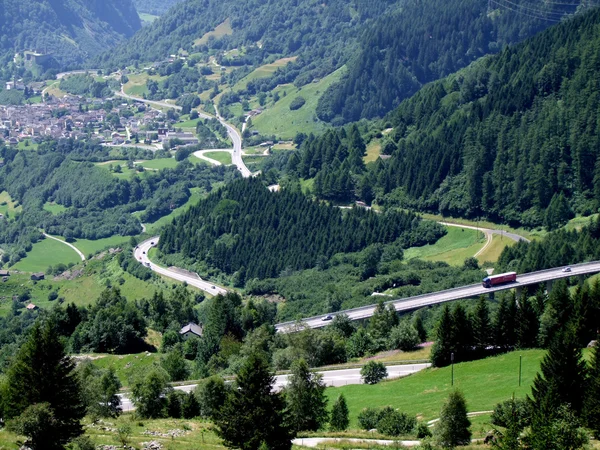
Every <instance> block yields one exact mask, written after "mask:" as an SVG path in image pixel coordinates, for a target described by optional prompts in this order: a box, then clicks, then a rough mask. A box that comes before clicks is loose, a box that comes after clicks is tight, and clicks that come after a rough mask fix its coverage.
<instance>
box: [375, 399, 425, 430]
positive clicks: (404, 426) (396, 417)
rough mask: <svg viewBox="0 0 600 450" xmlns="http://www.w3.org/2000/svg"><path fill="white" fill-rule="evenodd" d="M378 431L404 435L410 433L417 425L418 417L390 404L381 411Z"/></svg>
mask: <svg viewBox="0 0 600 450" xmlns="http://www.w3.org/2000/svg"><path fill="white" fill-rule="evenodd" d="M380 414H381V418H380V419H379V422H378V423H377V431H378V432H379V433H381V434H386V435H388V436H402V435H405V434H408V433H410V432H411V431H412V430H413V429H414V428H415V426H416V425H417V419H416V418H415V417H413V416H409V415H408V414H406V413H403V412H400V411H397V410H395V409H393V408H391V407H389V406H387V407H385V408H384V409H383V410H382V411H381V413H380Z"/></svg>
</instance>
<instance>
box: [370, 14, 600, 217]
mask: <svg viewBox="0 0 600 450" xmlns="http://www.w3.org/2000/svg"><path fill="white" fill-rule="evenodd" d="M599 31H600V10H598V9H596V10H594V11H591V12H589V13H588V14H585V15H582V16H579V17H576V18H575V19H573V20H571V21H569V22H567V23H564V24H560V25H557V26H555V27H553V28H552V29H549V30H547V31H545V32H543V33H541V34H539V35H538V36H535V37H534V38H532V39H530V40H529V41H527V42H525V43H523V44H521V45H517V46H514V47H511V48H508V49H506V50H505V51H503V52H502V53H501V54H500V55H498V56H497V57H491V58H488V59H484V60H483V61H481V62H479V63H477V64H475V65H473V66H472V67H470V68H469V69H468V70H466V71H464V72H462V73H459V74H458V75H456V76H453V77H450V78H448V79H446V80H444V81H441V82H438V83H434V84H432V85H430V86H428V87H427V88H426V89H424V90H423V91H421V92H420V93H419V94H417V95H416V96H414V97H413V98H411V99H410V100H408V101H406V102H404V103H403V104H402V105H401V106H400V108H398V110H397V111H395V112H394V113H393V114H392V115H391V116H390V119H391V121H392V124H393V126H394V127H395V128H396V130H395V133H396V136H398V137H399V139H398V145H397V149H396V150H395V151H394V153H393V158H392V159H391V160H390V161H388V164H379V165H377V166H376V167H375V168H374V171H373V177H374V179H377V183H376V185H377V187H378V188H380V189H382V190H383V192H389V191H391V190H392V189H393V188H399V190H400V191H402V192H405V193H406V194H408V196H409V197H410V198H411V199H415V202H414V204H415V205H416V206H419V207H422V208H427V209H434V210H438V211H440V212H442V213H445V214H455V215H463V216H471V217H476V216H478V215H486V216H488V217H493V218H501V219H504V220H508V221H510V222H514V223H523V224H525V225H529V226H536V225H541V224H545V225H547V226H548V227H549V228H555V227H557V226H559V225H560V224H561V223H563V222H564V221H565V220H566V219H568V218H569V216H570V214H571V213H570V211H569V206H570V207H571V208H573V210H575V211H577V212H580V213H589V212H590V211H592V210H595V209H596V208H597V207H598V205H599V204H600V203H599V201H600V164H599V163H598V155H599V153H598V150H599V148H600V147H599V144H600V141H599V134H598V133H599V132H598V126H597V124H598V118H599V117H600V85H599V84H598V77H597V73H598V70H599V68H600V59H599V57H598V55H599V52H598V50H599V48H600V38H599V36H600V33H599ZM565 200H568V205H567V202H566V201H565Z"/></svg>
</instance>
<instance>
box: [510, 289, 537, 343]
mask: <svg viewBox="0 0 600 450" xmlns="http://www.w3.org/2000/svg"><path fill="white" fill-rule="evenodd" d="M515 322H516V326H517V330H516V334H517V346H518V347H519V348H533V347H535V346H536V345H537V337H538V331H539V328H540V323H539V321H538V318H537V315H536V313H535V310H534V309H533V305H532V304H531V302H530V301H529V299H528V298H527V295H526V294H525V293H523V295H522V296H521V298H520V299H519V305H518V307H517V317H516V320H515Z"/></svg>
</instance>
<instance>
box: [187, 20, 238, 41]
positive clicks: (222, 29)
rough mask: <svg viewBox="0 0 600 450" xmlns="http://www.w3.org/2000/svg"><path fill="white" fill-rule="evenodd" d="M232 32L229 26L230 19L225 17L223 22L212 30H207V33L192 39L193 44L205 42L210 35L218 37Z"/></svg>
mask: <svg viewBox="0 0 600 450" xmlns="http://www.w3.org/2000/svg"><path fill="white" fill-rule="evenodd" d="M232 34H233V29H232V28H231V20H230V19H229V18H227V19H226V20H225V22H223V23H222V24H220V25H218V26H217V27H216V28H215V29H214V30H213V31H209V32H208V33H205V34H204V36H202V37H201V38H199V39H196V40H195V41H194V45H195V46H200V45H204V44H206V43H207V42H208V39H209V38H210V37H211V36H213V37H214V38H215V39H219V38H222V37H223V36H229V35H232Z"/></svg>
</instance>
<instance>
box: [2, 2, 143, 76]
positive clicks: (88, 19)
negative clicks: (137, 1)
mask: <svg viewBox="0 0 600 450" xmlns="http://www.w3.org/2000/svg"><path fill="white" fill-rule="evenodd" d="M140 27H141V24H140V20H139V17H138V15H137V12H136V11H135V9H134V7H133V4H132V3H131V0H18V1H17V0H0V54H1V55H2V60H3V61H4V62H6V61H8V60H10V59H12V57H13V55H14V53H15V52H20V51H23V50H35V51H38V52H42V53H52V55H53V56H54V59H55V60H56V61H57V62H58V63H59V64H61V65H72V64H78V63H81V62H82V61H83V60H84V59H86V58H87V57H89V56H93V55H96V54H98V53H100V52H101V51H105V50H106V49H107V47H113V46H114V45H115V44H117V43H118V42H120V41H122V40H123V39H124V38H125V37H129V36H132V35H133V34H134V33H135V32H136V31H137V30H138V29H139V28H140Z"/></svg>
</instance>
